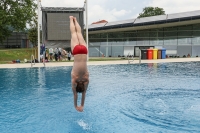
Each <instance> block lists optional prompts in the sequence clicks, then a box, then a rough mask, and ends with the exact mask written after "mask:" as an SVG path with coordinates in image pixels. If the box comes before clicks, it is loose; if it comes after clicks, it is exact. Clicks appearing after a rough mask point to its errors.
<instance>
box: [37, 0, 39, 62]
mask: <svg viewBox="0 0 200 133" xmlns="http://www.w3.org/2000/svg"><path fill="white" fill-rule="evenodd" d="M39 4H40V0H37V8H38V24H37V28H38V62H40V24H39V22H40V21H39V20H40V19H39V18H40V5H39Z"/></svg>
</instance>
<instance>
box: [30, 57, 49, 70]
mask: <svg viewBox="0 0 200 133" xmlns="http://www.w3.org/2000/svg"><path fill="white" fill-rule="evenodd" d="M42 61H43V65H44V67H45V66H46V65H45V57H44V56H43V58H42ZM33 63H34V64H33ZM33 65H35V58H34V55H31V67H33Z"/></svg>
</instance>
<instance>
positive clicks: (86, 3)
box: [85, 0, 89, 61]
mask: <svg viewBox="0 0 200 133" xmlns="http://www.w3.org/2000/svg"><path fill="white" fill-rule="evenodd" d="M85 5H86V44H87V49H88V54H87V61H89V46H88V45H89V43H88V40H89V39H88V2H87V0H85Z"/></svg>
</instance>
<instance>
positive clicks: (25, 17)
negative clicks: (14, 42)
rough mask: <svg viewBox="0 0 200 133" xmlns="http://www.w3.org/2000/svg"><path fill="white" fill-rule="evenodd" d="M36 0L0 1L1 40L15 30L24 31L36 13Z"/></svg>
mask: <svg viewBox="0 0 200 133" xmlns="http://www.w3.org/2000/svg"><path fill="white" fill-rule="evenodd" d="M34 1H35V0H1V1H0V42H2V41H3V40H5V39H6V38H7V37H9V35H10V34H11V33H12V32H13V30H12V29H11V28H13V29H15V31H24V30H25V29H26V24H27V23H30V22H31V20H32V17H33V15H34V14H35V10H36V4H35V3H34Z"/></svg>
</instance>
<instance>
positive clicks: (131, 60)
mask: <svg viewBox="0 0 200 133" xmlns="http://www.w3.org/2000/svg"><path fill="white" fill-rule="evenodd" d="M129 56H130V52H129V53H128V64H130V62H133V61H134V58H133V56H131V57H129ZM129 59H130V60H129Z"/></svg>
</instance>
